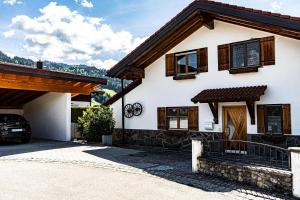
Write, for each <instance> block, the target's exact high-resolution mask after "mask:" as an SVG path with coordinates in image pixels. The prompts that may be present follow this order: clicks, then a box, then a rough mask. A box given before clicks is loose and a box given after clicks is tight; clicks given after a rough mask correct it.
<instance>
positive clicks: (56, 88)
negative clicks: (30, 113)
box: [0, 73, 97, 95]
mask: <svg viewBox="0 0 300 200" xmlns="http://www.w3.org/2000/svg"><path fill="white" fill-rule="evenodd" d="M0 76H1V81H0V88H2V89H16V90H30V91H41V92H61V93H73V94H85V95H89V94H90V93H91V92H93V91H94V87H95V86H96V85H97V84H95V83H82V85H78V86H74V84H75V82H72V83H69V82H68V81H64V80H54V79H46V78H39V77H28V76H22V75H11V74H1V73H0Z"/></svg>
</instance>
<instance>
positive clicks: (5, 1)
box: [3, 0, 23, 6]
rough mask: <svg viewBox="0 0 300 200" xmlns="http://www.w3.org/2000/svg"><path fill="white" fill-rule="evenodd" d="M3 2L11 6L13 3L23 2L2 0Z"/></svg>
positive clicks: (20, 2) (19, 2)
mask: <svg viewBox="0 0 300 200" xmlns="http://www.w3.org/2000/svg"><path fill="white" fill-rule="evenodd" d="M3 3H4V4H7V5H11V6H13V5H15V4H22V3H23V2H22V1H17V0H4V1H3Z"/></svg>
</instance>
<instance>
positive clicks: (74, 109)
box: [71, 107, 88, 123]
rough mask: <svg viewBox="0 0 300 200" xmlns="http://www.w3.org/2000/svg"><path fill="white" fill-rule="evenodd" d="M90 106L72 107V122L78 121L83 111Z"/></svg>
mask: <svg viewBox="0 0 300 200" xmlns="http://www.w3.org/2000/svg"><path fill="white" fill-rule="evenodd" d="M87 108H88V107H72V109H71V122H72V123H78V118H79V117H81V116H82V115H83V112H84V111H85V110H86V109H87Z"/></svg>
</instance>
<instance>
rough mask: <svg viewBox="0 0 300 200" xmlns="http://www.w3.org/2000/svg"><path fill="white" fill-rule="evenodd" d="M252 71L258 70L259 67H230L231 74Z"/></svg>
mask: <svg viewBox="0 0 300 200" xmlns="http://www.w3.org/2000/svg"><path fill="white" fill-rule="evenodd" d="M250 72H258V67H245V68H236V69H230V70H229V73H230V74H243V73H250Z"/></svg>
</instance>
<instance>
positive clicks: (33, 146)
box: [0, 139, 78, 157]
mask: <svg viewBox="0 0 300 200" xmlns="http://www.w3.org/2000/svg"><path fill="white" fill-rule="evenodd" d="M72 146H78V144H76V143H72V142H60V141H53V140H42V139H32V140H31V141H30V143H28V144H22V143H19V142H1V143H0V157H3V156H11V155H17V154H24V153H31V152H38V151H46V150H52V149H61V148H68V147H72Z"/></svg>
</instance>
